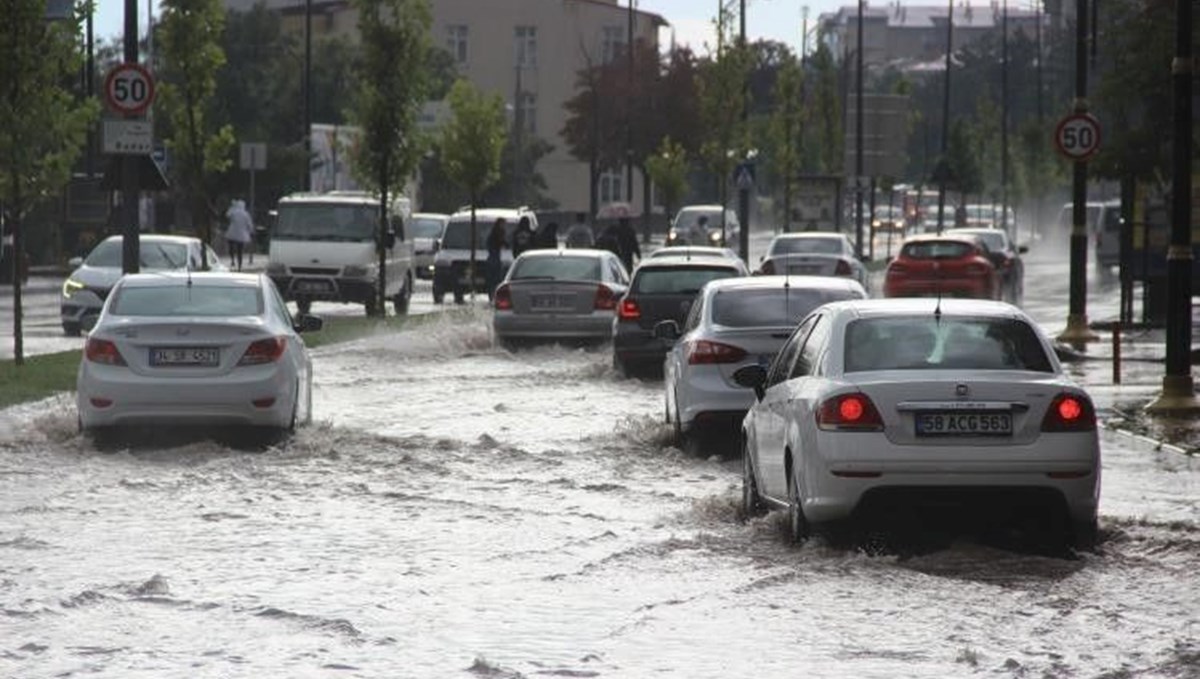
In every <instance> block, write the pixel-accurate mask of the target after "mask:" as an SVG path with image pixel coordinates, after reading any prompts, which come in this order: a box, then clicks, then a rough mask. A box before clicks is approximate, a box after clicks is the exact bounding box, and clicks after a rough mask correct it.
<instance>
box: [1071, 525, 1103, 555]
mask: <svg viewBox="0 0 1200 679" xmlns="http://www.w3.org/2000/svg"><path fill="white" fill-rule="evenodd" d="M1099 536H1100V526H1099V524H1098V523H1097V521H1096V519H1094V518H1093V519H1092V520H1090V521H1075V522H1073V523H1072V524H1071V546H1072V547H1074V548H1075V550H1076V551H1080V552H1094V551H1096V545H1097V544H1098V543H1099Z"/></svg>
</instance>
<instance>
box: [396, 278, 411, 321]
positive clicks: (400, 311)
mask: <svg viewBox="0 0 1200 679" xmlns="http://www.w3.org/2000/svg"><path fill="white" fill-rule="evenodd" d="M412 289H413V280H412V275H411V274H410V275H408V276H405V277H404V289H402V290H401V291H400V292H397V293H396V297H395V298H394V299H392V306H394V307H395V308H396V315H397V316H404V315H406V314H407V313H408V302H409V300H411V299H412Z"/></svg>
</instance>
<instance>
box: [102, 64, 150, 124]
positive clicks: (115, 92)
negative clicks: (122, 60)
mask: <svg viewBox="0 0 1200 679" xmlns="http://www.w3.org/2000/svg"><path fill="white" fill-rule="evenodd" d="M104 101H105V102H107V103H108V106H109V108H111V109H113V110H114V111H116V112H118V113H123V114H125V115H127V116H132V115H137V114H139V113H142V112H143V111H145V110H146V109H147V108H149V107H150V104H151V103H152V102H153V101H154V78H153V77H152V76H151V75H150V71H148V70H146V68H145V67H144V66H142V65H141V64H117V65H116V66H113V67H112V70H110V71H109V72H108V76H107V77H106V78H105V79H104Z"/></svg>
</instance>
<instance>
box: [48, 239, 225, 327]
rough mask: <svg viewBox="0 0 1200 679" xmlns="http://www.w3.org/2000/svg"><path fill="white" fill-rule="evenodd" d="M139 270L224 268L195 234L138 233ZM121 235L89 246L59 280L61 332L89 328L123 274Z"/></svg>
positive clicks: (213, 253) (214, 269) (211, 250)
mask: <svg viewBox="0 0 1200 679" xmlns="http://www.w3.org/2000/svg"><path fill="white" fill-rule="evenodd" d="M138 242H139V244H140V245H139V248H138V253H139V256H138V259H139V264H140V266H139V270H141V271H183V270H190V271H202V270H204V269H206V268H207V269H208V270H210V271H226V270H228V267H226V266H225V264H224V263H222V262H221V258H220V257H219V256H218V255H217V253H216V252H214V251H213V249H212V248H211V247H208V246H207V245H205V244H204V242H203V241H201V240H200V239H199V238H193V237H191V236H169V235H160V234H141V236H139V238H138ZM123 244H124V240H123V238H122V237H121V236H110V237H108V238H105V239H104V240H102V241H100V243H99V244H98V245H97V246H96V247H94V248H92V251H91V252H90V253H88V256H87V258H86V259H83V258H80V257H75V258H73V259H71V261H70V262H68V264H70V265H71V266H73V267H76V268H75V270H74V271H72V272H71V275H70V276H68V277H67V280H66V281H64V282H63V286H62V297H61V300H60V304H59V310H60V316H61V320H62V329H63V332H64V333H66V334H67V335H68V336H71V337H77V336H78V335H80V334H81V333H82V332H84V331H86V330H90V329H91V327H92V325H93V324H95V322H96V318H97V317H98V316H99V315H100V309H101V307H103V306H104V300H105V299H107V298H108V294H109V291H111V290H112V287H113V286H114V285H116V283H117V281H118V280H119V279H120V278H121V276H122V275H123V271H122V264H121V262H122V260H123V259H124V257H123V254H122V252H123V251H122V248H123V247H124V245H123Z"/></svg>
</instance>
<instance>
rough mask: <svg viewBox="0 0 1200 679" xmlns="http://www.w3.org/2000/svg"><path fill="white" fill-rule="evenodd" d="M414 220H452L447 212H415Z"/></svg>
mask: <svg viewBox="0 0 1200 679" xmlns="http://www.w3.org/2000/svg"><path fill="white" fill-rule="evenodd" d="M413 219H450V215H448V214H446V213H445V212H414V213H413Z"/></svg>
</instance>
